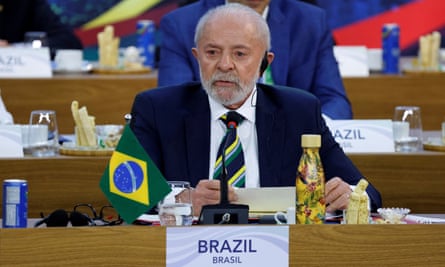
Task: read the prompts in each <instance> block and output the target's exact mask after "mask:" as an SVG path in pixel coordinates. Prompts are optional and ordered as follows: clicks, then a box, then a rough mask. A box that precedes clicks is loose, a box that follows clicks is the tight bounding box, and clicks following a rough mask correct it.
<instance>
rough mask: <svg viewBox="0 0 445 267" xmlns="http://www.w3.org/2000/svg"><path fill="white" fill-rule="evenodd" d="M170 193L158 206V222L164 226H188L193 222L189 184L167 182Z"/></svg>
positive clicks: (184, 182)
mask: <svg viewBox="0 0 445 267" xmlns="http://www.w3.org/2000/svg"><path fill="white" fill-rule="evenodd" d="M168 184H169V185H170V188H171V189H172V191H171V192H170V193H169V194H168V195H167V196H166V197H165V198H164V199H162V200H161V201H160V202H159V204H158V208H159V220H160V222H161V225H164V226H189V225H192V222H193V209H192V198H191V191H190V190H191V188H190V183H189V182H186V181H168Z"/></svg>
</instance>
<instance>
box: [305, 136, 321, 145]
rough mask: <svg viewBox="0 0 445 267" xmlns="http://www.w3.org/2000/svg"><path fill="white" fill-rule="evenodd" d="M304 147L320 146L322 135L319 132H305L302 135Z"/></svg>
mask: <svg viewBox="0 0 445 267" xmlns="http://www.w3.org/2000/svg"><path fill="white" fill-rule="evenodd" d="M301 146H302V147H320V146H321V136H320V135H319V134H303V135H302V136H301Z"/></svg>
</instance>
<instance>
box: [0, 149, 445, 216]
mask: <svg viewBox="0 0 445 267" xmlns="http://www.w3.org/2000/svg"><path fill="white" fill-rule="evenodd" d="M349 157H350V158H351V160H352V161H353V162H354V164H356V166H357V167H358V168H359V169H360V170H361V172H362V173H363V175H364V176H365V178H366V179H368V181H369V182H371V183H372V184H373V185H374V186H375V187H377V188H378V190H379V191H380V192H381V194H382V199H383V205H384V206H385V207H404V208H410V209H411V210H412V212H414V213H445V179H444V178H445V164H444V162H445V153H443V152H429V151H421V152H416V153H396V152H395V153H354V154H349ZM108 161H109V157H108V156H97V157H96V156H57V157H51V158H35V157H28V156H27V157H24V158H2V159H0V178H1V179H8V178H9V179H11V178H22V179H26V180H27V181H28V187H29V194H28V205H29V217H30V218H36V217H39V216H40V212H43V214H45V215H48V214H49V213H51V212H52V211H54V210H56V209H65V210H72V209H73V207H74V205H76V204H80V203H86V204H92V205H93V206H94V207H95V208H97V209H99V208H100V207H102V206H104V205H107V204H108V201H107V199H106V197H105V195H104V194H103V193H102V191H101V190H100V188H99V181H100V179H101V177H102V174H103V173H104V170H105V168H106V166H107V164H108ZM1 194H2V193H1V192H0V198H1Z"/></svg>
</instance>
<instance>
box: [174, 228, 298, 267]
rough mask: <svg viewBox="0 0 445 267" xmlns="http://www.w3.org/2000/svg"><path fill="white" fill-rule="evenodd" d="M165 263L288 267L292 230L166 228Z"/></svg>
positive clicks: (178, 264) (183, 265) (182, 266)
mask: <svg viewBox="0 0 445 267" xmlns="http://www.w3.org/2000/svg"><path fill="white" fill-rule="evenodd" d="M293 253H295V252H293ZM166 262H167V264H166V266H167V267H172V266H181V267H185V266H275V267H281V266H286V267H287V266H289V226H265V225H262V226H229V225H225V226H208V227H205V226H203V227H167V250H166Z"/></svg>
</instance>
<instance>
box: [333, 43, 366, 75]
mask: <svg viewBox="0 0 445 267" xmlns="http://www.w3.org/2000/svg"><path fill="white" fill-rule="evenodd" d="M334 56H335V58H336V59H337V62H338V67H339V70H340V75H341V76H342V77H368V76H369V67H368V51H367V49H366V47H365V46H334Z"/></svg>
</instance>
